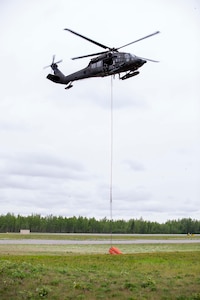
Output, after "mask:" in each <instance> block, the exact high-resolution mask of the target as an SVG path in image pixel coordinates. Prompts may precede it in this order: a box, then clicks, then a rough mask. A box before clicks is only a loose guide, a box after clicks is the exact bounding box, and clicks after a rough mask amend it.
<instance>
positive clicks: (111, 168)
mask: <svg viewBox="0 0 200 300" xmlns="http://www.w3.org/2000/svg"><path fill="white" fill-rule="evenodd" d="M112 200H113V76H111V89H110V244H111V247H112V234H113V233H112V223H113V215H112Z"/></svg>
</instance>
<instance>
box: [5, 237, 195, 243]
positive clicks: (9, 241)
mask: <svg viewBox="0 0 200 300" xmlns="http://www.w3.org/2000/svg"><path fill="white" fill-rule="evenodd" d="M113 243H115V244H118V245H120V244H121V245H123V244H124V245H128V244H129V245H131V244H191V243H195V244H197V243H198V244H200V239H192V238H191V239H190V238H187V239H171V240H170V239H168V240H166V239H163V240H156V239H155V240H154V239H134V240H115V239H114V240H113ZM109 244H110V240H109V239H107V240H95V241H93V240H36V239H28V240H11V239H8V240H6V239H3V240H0V245H109Z"/></svg>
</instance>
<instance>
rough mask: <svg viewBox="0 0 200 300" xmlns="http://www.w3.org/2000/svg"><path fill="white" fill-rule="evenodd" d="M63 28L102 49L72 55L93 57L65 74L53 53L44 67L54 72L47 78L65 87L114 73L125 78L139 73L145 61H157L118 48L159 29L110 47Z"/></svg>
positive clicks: (120, 77) (122, 78)
mask: <svg viewBox="0 0 200 300" xmlns="http://www.w3.org/2000/svg"><path fill="white" fill-rule="evenodd" d="M64 30H66V31H69V32H71V33H72V34H74V35H77V36H78V37H80V38H83V39H85V40H87V41H89V42H91V43H93V44H95V45H97V46H99V47H101V48H103V49H105V50H104V51H102V52H98V53H92V54H88V55H82V56H78V57H73V58H72V60H76V59H81V58H87V57H93V56H95V57H94V58H92V59H91V60H90V62H89V64H88V66H87V67H85V68H84V69H81V70H79V71H77V72H75V73H72V74H70V75H67V76H65V75H64V74H63V73H62V72H61V71H60V70H59V69H58V64H59V63H61V62H62V60H59V61H57V62H55V55H53V60H52V63H51V65H49V66H46V67H44V68H48V67H51V69H52V70H53V73H54V74H48V75H47V79H49V80H51V81H53V82H55V83H60V84H64V85H66V87H65V89H70V88H72V87H73V85H72V83H73V82H74V81H77V80H81V79H86V78H92V77H105V76H114V75H116V74H118V75H119V79H121V80H125V79H128V78H130V77H133V76H136V75H138V74H139V71H138V69H139V68H141V67H142V66H143V65H144V64H145V63H146V62H147V61H151V62H158V61H156V60H152V59H148V58H142V57H139V56H136V55H134V54H130V53H126V52H121V51H119V50H120V49H122V48H124V47H126V46H129V45H131V44H134V43H136V42H139V41H141V40H144V39H146V38H149V37H151V36H154V35H156V34H158V33H160V32H159V31H156V32H154V33H151V34H149V35H146V36H144V37H142V38H140V39H137V40H135V41H133V42H131V43H128V44H125V45H123V46H121V47H118V48H111V47H108V46H106V45H104V44H101V43H99V42H96V41H94V40H92V39H90V38H88V37H86V36H84V35H82V34H80V33H77V32H75V31H73V30H71V29H68V28H65V29H64Z"/></svg>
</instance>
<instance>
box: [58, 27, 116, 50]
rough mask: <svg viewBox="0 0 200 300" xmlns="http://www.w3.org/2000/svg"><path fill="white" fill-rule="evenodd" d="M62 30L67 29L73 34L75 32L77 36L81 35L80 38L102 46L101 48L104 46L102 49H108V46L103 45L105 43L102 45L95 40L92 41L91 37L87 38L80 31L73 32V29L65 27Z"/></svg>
mask: <svg viewBox="0 0 200 300" xmlns="http://www.w3.org/2000/svg"><path fill="white" fill-rule="evenodd" d="M64 30H67V31H69V32H71V33H73V34H75V35H77V36H79V37H81V38H83V39H85V40H87V41H89V42H91V43H93V44H95V45H97V46H99V47H102V48H104V49H110V47H108V46H105V45H103V44H100V43H98V42H96V41H93V40H92V39H89V38H88V37H86V36H84V35H82V34H80V33H77V32H75V31H73V30H71V29H68V28H65V29H64Z"/></svg>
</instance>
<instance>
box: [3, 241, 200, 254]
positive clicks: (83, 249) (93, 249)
mask: <svg viewBox="0 0 200 300" xmlns="http://www.w3.org/2000/svg"><path fill="white" fill-rule="evenodd" d="M114 246H116V247H118V248H119V249H120V250H121V251H122V253H123V254H134V253H158V252H177V251H178V252H188V251H189V252H192V251H200V243H196V244H195V243H189V244H131V245H123V244H121V245H117V244H114ZM109 247H110V245H106V244H100V245H90V244H87V245H78V244H75V245H27V244H26V245H22V244H21V245H15V244H11V245H8V244H6V245H1V244H0V254H3V255H43V254H46V255H66V254H107V253H108V250H109Z"/></svg>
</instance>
